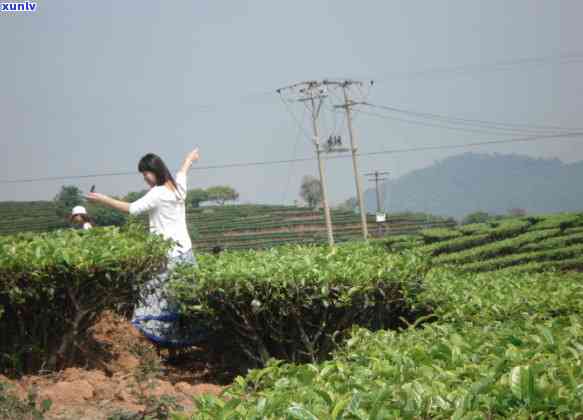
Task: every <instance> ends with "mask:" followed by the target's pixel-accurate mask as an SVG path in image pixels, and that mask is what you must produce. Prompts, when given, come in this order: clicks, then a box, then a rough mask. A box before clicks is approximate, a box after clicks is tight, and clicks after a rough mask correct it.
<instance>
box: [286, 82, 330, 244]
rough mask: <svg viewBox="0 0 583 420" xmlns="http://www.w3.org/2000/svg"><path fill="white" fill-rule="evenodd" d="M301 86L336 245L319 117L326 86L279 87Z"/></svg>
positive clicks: (318, 83) (301, 98)
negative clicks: (308, 111) (310, 123)
mask: <svg viewBox="0 0 583 420" xmlns="http://www.w3.org/2000/svg"><path fill="white" fill-rule="evenodd" d="M296 88H299V93H300V95H301V97H300V98H299V99H298V100H299V101H300V102H304V104H306V106H307V107H308V109H309V110H310V114H311V116H312V130H313V132H314V146H315V148H316V157H317V158H318V170H319V172H320V184H321V189H322V203H323V205H324V217H325V219H326V230H327V233H328V244H329V245H330V246H334V233H333V232H332V217H331V216H330V206H329V204H328V193H327V189H326V176H325V171H324V161H323V159H322V153H323V151H322V147H321V145H320V130H319V127H318V118H319V116H320V110H321V108H322V102H323V100H324V99H325V98H326V97H327V93H326V87H325V86H324V85H323V84H322V83H321V82H316V81H308V82H301V83H297V84H295V85H291V86H287V87H284V88H281V89H278V90H277V92H278V93H280V94H281V91H282V90H285V89H289V90H294V89H296Z"/></svg>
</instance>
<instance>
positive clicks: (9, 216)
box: [0, 201, 455, 251]
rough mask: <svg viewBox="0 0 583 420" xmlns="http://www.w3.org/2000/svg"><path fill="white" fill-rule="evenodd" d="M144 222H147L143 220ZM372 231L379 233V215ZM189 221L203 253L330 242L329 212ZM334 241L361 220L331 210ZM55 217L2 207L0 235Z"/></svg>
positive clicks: (411, 218) (422, 222) (36, 208)
mask: <svg viewBox="0 0 583 420" xmlns="http://www.w3.org/2000/svg"><path fill="white" fill-rule="evenodd" d="M140 220H143V221H144V222H145V221H146V220H145V218H143V219H140ZM368 222H369V230H370V232H371V233H372V234H378V231H377V225H376V222H375V220H374V216H372V215H371V216H369V218H368ZM187 223H188V225H189V230H190V234H191V237H192V239H193V241H194V245H195V247H196V248H197V250H199V251H206V250H210V249H211V248H213V247H214V246H217V245H220V246H222V247H223V248H225V249H262V248H270V247H273V246H277V245H283V244H288V243H296V244H301V243H325V242H326V241H327V234H326V227H325V222H324V214H323V212H321V211H313V210H310V209H306V208H302V207H294V206H273V205H230V206H209V207H202V208H197V209H193V208H190V209H188V210H187ZM332 224H333V229H334V235H335V239H336V240H337V241H338V242H346V241H349V240H353V239H359V238H360V237H361V227H360V216H359V215H358V214H355V213H353V212H350V211H338V210H333V211H332ZM454 224H455V223H454V222H453V221H451V220H448V219H445V218H438V217H429V216H426V215H419V214H410V215H400V216H399V215H395V216H391V217H389V219H388V222H387V224H386V225H385V227H384V230H383V231H382V233H381V234H382V235H397V234H414V233H418V232H419V231H420V230H421V229H423V228H426V227H444V226H445V227H447V226H453V225H454ZM66 226H67V224H66V222H65V221H64V220H60V219H59V218H58V217H57V216H56V215H55V209H54V206H53V204H52V203H51V202H48V201H40V202H13V203H10V202H5V203H0V235H2V234H13V233H18V232H25V231H33V232H45V231H50V230H55V229H59V228H63V227H66Z"/></svg>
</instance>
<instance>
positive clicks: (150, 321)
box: [132, 250, 207, 348]
mask: <svg viewBox="0 0 583 420" xmlns="http://www.w3.org/2000/svg"><path fill="white" fill-rule="evenodd" d="M184 263H187V264H194V265H196V264H197V263H196V259H195V257H194V255H193V253H192V250H190V251H188V252H186V253H184V254H181V255H179V256H177V257H171V258H170V259H169V261H168V267H167V269H166V271H164V272H163V273H161V274H160V275H158V276H157V277H156V278H154V279H152V280H150V281H149V282H148V283H146V285H145V286H144V288H143V289H142V293H141V298H140V301H139V303H138V305H137V306H136V308H135V310H134V316H133V320H132V324H133V325H134V326H135V327H136V328H137V329H138V330H139V331H140V332H141V333H142V334H143V335H144V336H145V337H146V338H148V339H149V340H150V341H152V342H153V343H155V344H156V345H158V346H159V347H165V348H185V347H191V346H193V345H195V344H197V343H200V342H201V341H202V340H204V338H206V335H207V334H206V332H207V331H206V329H205V328H204V327H203V326H200V325H185V324H184V323H183V322H181V321H182V320H181V317H180V313H179V310H178V309H179V308H178V304H177V303H176V302H174V301H173V300H172V299H171V298H170V297H169V296H168V294H167V292H166V283H167V282H168V279H169V274H170V273H171V271H172V270H173V269H174V267H175V266H176V265H178V264H184Z"/></svg>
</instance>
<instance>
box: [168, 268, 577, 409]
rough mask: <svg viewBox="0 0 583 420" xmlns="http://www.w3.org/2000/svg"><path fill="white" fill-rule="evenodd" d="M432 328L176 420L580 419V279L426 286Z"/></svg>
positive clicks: (353, 348) (383, 337) (281, 368)
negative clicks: (432, 310) (433, 318)
mask: <svg viewBox="0 0 583 420" xmlns="http://www.w3.org/2000/svg"><path fill="white" fill-rule="evenodd" d="M419 299H420V301H425V302H431V304H432V305H435V306H434V308H435V313H434V315H435V317H436V322H433V323H427V324H424V325H423V326H422V327H421V328H410V329H408V330H406V331H404V332H399V333H396V332H395V331H377V332H370V331H368V330H365V329H360V328H359V329H355V330H354V331H353V334H352V336H351V338H350V339H349V340H348V341H346V343H345V345H343V346H342V347H341V348H340V349H339V350H338V351H336V352H335V354H334V357H333V359H332V360H329V361H324V362H322V363H315V364H304V365H297V364H290V363H282V362H271V363H270V364H269V365H268V366H267V367H266V368H265V369H260V370H254V371H252V372H251V373H250V374H248V375H247V376H246V377H245V378H243V377H239V378H237V379H236V381H235V383H234V384H233V385H232V386H231V387H230V388H229V389H227V391H226V392H225V394H224V395H223V396H222V397H221V398H217V397H201V398H198V399H197V411H196V414H195V415H194V417H188V416H186V415H177V416H176V418H178V419H186V418H192V419H194V418H196V419H202V420H206V419H209V420H210V419H215V418H229V419H241V420H242V419H257V420H259V419H282V418H283V419H313V420H316V419H318V420H320V419H394V418H398V419H420V418H434V419H446V418H447V419H450V418H452V419H506V418H516V419H532V418H565V419H578V418H581V416H583V386H582V384H583V322H582V321H581V314H582V310H583V303H582V302H583V276H582V275H580V274H570V275H561V276H558V275H556V274H541V275H526V276H525V275H516V274H499V273H488V274H479V275H475V274H463V275H461V274H459V273H454V272H450V271H447V270H443V269H438V270H435V271H432V272H431V273H430V274H429V275H428V276H427V278H426V289H425V291H423V292H422V293H421V295H420V296H419Z"/></svg>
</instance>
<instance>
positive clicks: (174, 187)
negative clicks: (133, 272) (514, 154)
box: [87, 149, 199, 348]
mask: <svg viewBox="0 0 583 420" xmlns="http://www.w3.org/2000/svg"><path fill="white" fill-rule="evenodd" d="M198 159H199V154H198V149H195V150H193V151H192V152H190V153H189V154H188V155H187V156H186V158H185V159H184V162H183V164H182V167H181V168H180V170H179V171H178V173H177V174H176V179H175V178H173V177H172V174H171V173H170V171H169V170H168V168H167V166H166V165H165V164H164V162H163V161H162V159H161V158H160V157H159V156H157V155H155V154H152V153H149V154H147V155H145V156H144V157H143V158H142V159H141V160H140V162H139V164H138V170H139V171H140V173H141V174H142V175H143V177H144V181H146V184H148V186H149V187H150V190H149V191H148V193H147V194H146V195H145V196H144V197H142V198H140V199H139V200H137V201H134V202H133V203H126V202H124V201H120V200H117V199H114V198H111V197H108V196H106V195H104V194H98V193H89V194H87V199H88V200H90V201H93V202H96V203H100V204H103V205H105V206H108V207H111V208H113V209H117V210H119V211H123V212H126V213H129V214H132V215H137V214H141V213H148V216H149V220H150V232H152V233H155V234H159V235H162V236H163V237H164V238H166V239H170V240H172V241H174V243H175V245H174V247H173V248H172V249H171V251H170V253H169V255H168V259H169V263H168V271H169V270H171V269H172V268H173V267H174V266H175V265H176V264H177V263H184V262H189V263H192V264H196V260H195V258H194V255H193V253H192V242H191V240H190V236H189V234H188V229H187V226H186V208H185V200H186V193H187V185H186V180H187V173H188V170H189V169H190V166H191V165H192V163H193V162H195V161H197V160H198ZM168 271H166V272H164V273H162V274H161V275H160V276H158V277H157V278H156V279H154V280H152V281H151V282H150V283H149V284H147V285H146V287H145V293H144V294H143V296H142V299H141V302H140V304H139V305H138V307H136V309H135V311H134V317H133V320H132V324H133V325H134V326H135V327H136V328H138V330H140V331H141V332H142V333H143V334H144V335H145V336H146V337H147V338H148V339H150V340H151V341H153V342H154V343H155V344H157V345H159V346H160V347H167V348H180V347H187V346H190V345H192V344H193V342H194V341H196V340H197V338H196V337H195V336H196V335H199V332H197V333H195V332H193V331H194V330H193V329H191V330H189V331H185V328H183V327H181V326H180V322H178V321H179V314H178V311H177V308H176V305H175V304H174V303H172V302H170V301H169V299H168V297H167V296H166V293H165V290H164V286H165V283H166V281H167V279H168Z"/></svg>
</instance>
